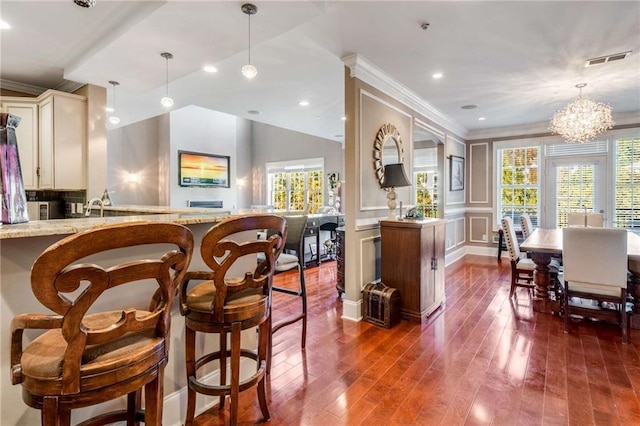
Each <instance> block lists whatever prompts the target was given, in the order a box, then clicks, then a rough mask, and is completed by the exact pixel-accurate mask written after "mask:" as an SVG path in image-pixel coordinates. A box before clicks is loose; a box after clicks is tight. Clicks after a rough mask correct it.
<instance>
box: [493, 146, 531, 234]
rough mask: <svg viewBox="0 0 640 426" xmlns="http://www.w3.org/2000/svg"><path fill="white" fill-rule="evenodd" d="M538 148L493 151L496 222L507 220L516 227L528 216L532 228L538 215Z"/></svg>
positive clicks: (528, 147)
mask: <svg viewBox="0 0 640 426" xmlns="http://www.w3.org/2000/svg"><path fill="white" fill-rule="evenodd" d="M539 159H540V158H539V147H538V146H527V147H513V148H512V147H510V148H502V149H498V150H497V165H498V170H497V173H498V174H497V182H498V185H497V186H498V188H497V194H499V197H498V200H497V201H498V218H497V219H498V220H500V218H502V217H504V216H508V217H511V218H512V219H513V221H514V223H515V224H519V223H520V220H519V217H520V215H521V214H522V213H528V214H529V216H530V217H531V222H533V224H534V226H536V225H537V224H538V217H539V212H540V202H539V194H540V183H539V182H540V181H539V179H538V170H539V163H540V162H539Z"/></svg>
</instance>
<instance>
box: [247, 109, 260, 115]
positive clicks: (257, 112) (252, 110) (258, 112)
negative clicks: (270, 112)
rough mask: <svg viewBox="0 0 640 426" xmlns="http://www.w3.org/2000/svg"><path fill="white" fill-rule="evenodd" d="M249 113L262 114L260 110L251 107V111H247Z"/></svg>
mask: <svg viewBox="0 0 640 426" xmlns="http://www.w3.org/2000/svg"><path fill="white" fill-rule="evenodd" d="M247 114H251V115H260V111H258V110H256V109H250V110H249V111H247Z"/></svg>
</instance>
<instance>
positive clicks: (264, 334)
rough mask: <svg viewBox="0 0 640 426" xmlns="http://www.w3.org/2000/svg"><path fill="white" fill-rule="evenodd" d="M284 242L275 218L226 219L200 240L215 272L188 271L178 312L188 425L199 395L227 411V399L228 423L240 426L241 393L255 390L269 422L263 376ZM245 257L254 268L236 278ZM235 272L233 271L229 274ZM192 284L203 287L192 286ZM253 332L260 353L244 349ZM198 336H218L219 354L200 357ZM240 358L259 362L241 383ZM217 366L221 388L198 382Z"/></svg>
mask: <svg viewBox="0 0 640 426" xmlns="http://www.w3.org/2000/svg"><path fill="white" fill-rule="evenodd" d="M265 229H266V230H267V235H269V234H272V235H271V236H270V237H268V238H267V239H266V240H264V239H262V240H260V239H258V233H259V232H260V231H263V230H265ZM247 231H248V233H249V234H250V235H251V237H250V238H249V240H248V241H247V239H246V235H242V234H240V233H246V232H247ZM232 238H233V240H232ZM286 238H287V226H286V221H285V219H284V218H283V217H280V216H275V215H256V216H247V217H241V218H233V219H227V220H225V221H223V222H220V223H218V224H216V225H215V226H213V227H212V228H211V229H209V231H207V233H206V234H205V236H204V237H203V238H202V243H201V248H200V251H201V254H202V260H203V261H204V263H205V264H206V265H207V266H208V267H209V268H210V269H211V270H210V271H189V272H188V273H187V274H186V275H185V277H184V280H183V283H182V285H181V289H180V310H181V312H182V314H183V315H184V316H185V358H186V367H187V381H188V390H187V415H186V419H185V424H186V425H191V424H193V418H194V416H195V408H196V393H202V394H204V395H211V396H219V397H220V409H222V408H223V407H224V403H225V397H226V395H229V397H230V399H231V407H230V411H231V413H230V419H229V423H230V424H231V425H236V424H237V423H238V396H239V393H240V392H241V391H244V390H246V389H248V388H250V387H251V386H254V385H256V384H257V385H258V400H259V402H260V409H261V410H262V414H263V416H264V418H265V420H268V419H269V408H268V406H267V399H266V386H265V385H266V384H265V371H266V365H267V357H268V353H269V350H268V349H269V348H268V342H269V339H270V338H271V337H270V336H271V291H272V284H273V283H272V281H273V273H274V270H275V262H276V258H277V257H278V256H279V254H280V252H282V249H283V247H284V241H285V240H286ZM235 240H242V242H237V241H235ZM258 253H262V254H263V255H264V258H263V259H264V260H262V261H261V262H257V261H256V257H257V254H258ZM245 256H251V257H250V259H251V260H250V264H251V267H250V268H244V269H243V271H245V272H244V273H242V274H238V269H240V267H239V265H238V264H237V263H236V262H237V261H238V260H239V259H242V258H243V257H245ZM234 264H235V265H234ZM256 265H257V266H256ZM232 267H233V268H234V269H232V270H231V272H230V273H229V274H228V272H229V270H230V268H232ZM247 269H249V270H247ZM232 275H233V276H232ZM192 281H198V282H200V283H199V284H197V285H195V286H190V285H189V284H190V283H191V282H192ZM255 327H258V332H259V336H258V350H257V352H256V351H254V350H250V349H242V348H241V347H240V335H241V332H242V330H246V329H251V328H255ZM196 332H201V333H216V334H218V335H219V345H220V348H219V350H217V351H214V352H212V353H208V354H204V355H201V356H200V357H196ZM227 333H231V349H230V350H228V349H227ZM227 357H229V358H230V364H231V383H230V384H227V383H226V380H227ZM241 357H248V358H250V359H253V360H256V361H257V368H256V373H255V374H253V375H252V376H251V377H249V378H247V379H245V380H243V381H242V382H240V360H241ZM216 360H219V362H220V364H219V365H220V384H219V385H211V384H206V383H203V382H202V381H201V379H202V378H198V376H197V372H198V370H199V369H200V368H202V367H204V366H205V365H207V364H209V363H211V362H213V361H216Z"/></svg>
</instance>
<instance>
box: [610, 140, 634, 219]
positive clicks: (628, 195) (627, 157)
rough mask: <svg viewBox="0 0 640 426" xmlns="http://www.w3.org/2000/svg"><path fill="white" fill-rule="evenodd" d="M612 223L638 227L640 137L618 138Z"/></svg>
mask: <svg viewBox="0 0 640 426" xmlns="http://www.w3.org/2000/svg"><path fill="white" fill-rule="evenodd" d="M615 162H616V164H615V173H616V176H615V190H614V194H615V203H614V204H615V205H614V212H613V216H614V217H613V225H614V226H615V227H618V228H640V138H627V139H618V140H617V141H616V155H615Z"/></svg>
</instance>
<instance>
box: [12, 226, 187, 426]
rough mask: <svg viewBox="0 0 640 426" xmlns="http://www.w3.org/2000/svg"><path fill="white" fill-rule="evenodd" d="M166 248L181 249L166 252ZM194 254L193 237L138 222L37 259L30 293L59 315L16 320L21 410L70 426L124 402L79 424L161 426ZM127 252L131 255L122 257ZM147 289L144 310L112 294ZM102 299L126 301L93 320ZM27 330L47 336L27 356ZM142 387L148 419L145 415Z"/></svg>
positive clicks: (68, 241) (81, 238)
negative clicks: (178, 307)
mask: <svg viewBox="0 0 640 426" xmlns="http://www.w3.org/2000/svg"><path fill="white" fill-rule="evenodd" d="M158 244H161V246H157V247H155V249H156V251H157V252H162V254H161V255H158V256H157V257H155V258H150V257H151V256H145V258H143V259H140V260H138V259H130V260H127V261H125V262H123V263H120V264H117V265H113V263H114V262H113V261H111V262H108V263H109V264H108V265H106V263H107V262H106V261H105V262H104V265H103V262H102V261H98V260H94V259H98V258H102V257H104V256H98V257H91V258H90V259H89V260H87V259H86V258H87V256H93V255H96V254H100V253H103V252H107V251H110V253H113V252H112V251H113V250H118V249H125V248H129V247H134V246H137V247H140V246H144V248H143V250H145V253H146V252H147V251H150V250H151V249H153V247H154V245H158ZM167 244H171V245H172V246H175V248H173V249H169V250H170V251H168V249H167ZM139 251H140V250H139V249H138V252H139ZM192 252H193V236H192V234H191V231H190V230H189V229H188V228H186V227H184V226H181V225H175V224H167V223H148V222H144V223H143V222H136V223H129V224H124V225H123V224H121V225H115V226H106V227H102V228H98V229H95V230H90V231H86V232H83V233H79V234H75V235H71V236H69V237H67V238H65V239H63V240H61V241H59V242H57V243H55V244H53V245H52V246H50V247H49V248H48V249H46V250H45V251H44V252H43V253H42V254H41V255H40V256H39V257H38V259H36V261H35V263H34V264H33V268H32V270H31V288H32V290H33V293H34V294H35V296H36V298H37V299H38V300H39V301H40V302H41V303H42V304H43V305H44V306H46V307H47V308H49V309H51V310H52V311H53V312H55V314H54V315H37V314H22V315H18V316H16V317H15V318H14V319H13V321H12V323H11V338H12V340H11V379H12V382H13V384H18V383H21V384H22V395H23V399H24V401H25V403H26V404H27V405H29V406H30V407H33V408H37V409H39V410H41V418H42V424H43V425H46V426H49V425H56V426H57V425H69V424H70V420H71V410H72V409H76V408H81V407H87V406H91V405H95V404H99V403H102V402H105V401H109V400H111V399H115V398H118V397H120V396H124V395H127V396H128V399H127V401H128V404H127V410H123V411H119V412H113V413H107V414H102V415H99V416H97V417H95V418H93V419H90V420H87V421H86V422H83V423H82V424H83V425H102V424H107V423H113V422H117V421H127V424H128V425H132V424H134V423H135V422H139V421H144V422H145V424H147V425H160V424H162V398H163V392H162V389H163V383H162V382H163V372H164V366H165V365H166V363H167V359H168V351H169V349H168V346H169V341H168V339H167V336H168V333H169V329H170V321H171V306H172V305H173V301H174V299H175V295H176V290H177V288H178V285H179V283H180V282H181V280H182V277H183V276H184V274H185V272H186V270H187V267H188V265H189V262H190V260H191V255H192ZM118 253H120V252H118ZM127 253H131V251H129V252H126V251H124V252H122V256H124V257H127V256H126V254H127ZM112 256H113V255H112ZM98 263H100V264H98ZM101 265H102V266H101ZM124 285H127V288H124V287H123V286H124ZM134 286H135V287H136V288H135V289H134V288H133V287H134ZM143 288H144V289H145V290H146V289H149V290H148V293H149V294H148V298H147V300H148V301H149V302H148V303H149V308H148V310H144V309H136V308H133V307H130V304H129V301H128V300H127V298H126V297H120V298H119V299H117V296H116V295H115V294H117V293H118V292H120V294H127V289H130V290H135V291H136V292H142V293H144V291H143V290H142V289H143ZM114 293H115V294H114ZM104 294H110V295H111V297H113V298H114V300H121V301H122V305H121V306H124V308H122V309H119V307H117V306H114V307H113V308H114V309H113V310H110V311H106V312H94V310H97V308H94V309H93V310H91V313H88V311H89V310H90V309H91V308H92V306H94V305H95V304H96V302H97V301H99V300H101V301H102V302H100V303H103V304H104V303H106V302H107V301H105V297H103V298H102V299H101V296H103V295H104ZM137 294H138V293H137ZM109 304H111V302H109ZM25 329H46V330H47V331H46V332H44V333H43V334H42V335H40V336H39V337H37V338H35V339H34V340H33V341H32V342H31V343H29V344H28V345H26V346H25V347H24V348H23V344H22V337H23V331H24V330H25ZM143 387H144V388H145V392H144V393H145V406H146V407H145V408H146V409H145V411H144V412H142V411H140V406H139V402H140V399H141V398H140V396H141V390H142V388H143Z"/></svg>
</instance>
